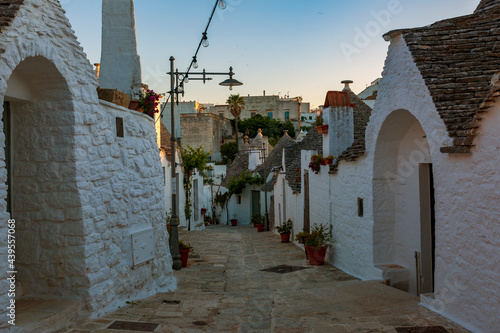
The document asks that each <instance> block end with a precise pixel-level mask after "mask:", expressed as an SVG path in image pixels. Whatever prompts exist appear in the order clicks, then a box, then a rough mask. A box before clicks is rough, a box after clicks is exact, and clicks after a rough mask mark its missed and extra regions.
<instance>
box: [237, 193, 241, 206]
mask: <svg viewBox="0 0 500 333" xmlns="http://www.w3.org/2000/svg"><path fill="white" fill-rule="evenodd" d="M237 202H238V205H241V195H238V200H237Z"/></svg>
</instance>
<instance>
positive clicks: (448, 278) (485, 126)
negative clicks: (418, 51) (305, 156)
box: [333, 37, 500, 332]
mask: <svg viewBox="0 0 500 333" xmlns="http://www.w3.org/2000/svg"><path fill="white" fill-rule="evenodd" d="M403 73H404V75H403ZM498 109H499V108H498V106H497V107H496V108H495V109H494V110H491V111H490V112H489V113H487V114H486V116H485V119H484V120H483V121H482V123H481V125H482V127H481V129H480V131H479V132H480V134H479V136H478V137H477V139H476V147H475V148H474V150H473V154H471V155H448V154H442V153H440V151H439V148H440V147H442V146H445V145H451V139H450V138H449V137H448V135H447V131H446V128H445V126H444V124H443V122H442V120H441V119H440V117H439V115H438V113H437V112H436V109H435V107H434V105H433V103H432V98H431V97H430V94H429V92H428V90H427V88H426V86H425V83H424V81H423V79H422V77H421V75H420V73H419V71H418V69H417V67H416V65H415V64H414V62H413V59H412V57H411V54H410V52H409V50H408V48H407V46H406V44H405V42H404V40H403V39H402V38H401V37H396V38H394V39H393V40H392V41H391V45H390V47H389V53H388V57H387V60H386V65H385V69H384V73H383V79H382V82H381V86H380V90H379V92H378V97H377V103H376V105H375V108H374V111H373V113H372V116H371V118H370V122H369V124H368V127H367V132H366V144H367V156H366V157H365V158H364V159H362V160H361V161H358V162H356V163H355V164H357V166H356V167H355V168H354V167H352V165H353V164H354V163H344V162H341V164H340V168H339V173H338V175H336V176H333V177H334V178H335V177H336V178H338V179H339V180H340V179H344V180H343V181H344V182H349V181H350V182H356V181H357V180H356V178H358V180H360V181H362V183H361V184H360V189H362V192H364V193H365V194H363V195H367V200H365V208H366V214H367V215H366V220H365V221H367V223H368V225H367V227H363V229H362V230H364V231H365V233H364V235H363V234H362V233H360V235H359V237H361V239H363V240H368V239H369V238H370V237H372V236H373V244H374V250H376V249H377V243H386V242H389V243H388V244H391V243H390V242H391V239H390V238H387V239H385V238H384V237H383V233H376V232H375V231H376V230H378V228H379V227H380V226H382V229H390V226H387V225H386V226H384V225H383V218H381V217H382V216H378V217H377V215H376V214H379V213H380V210H381V209H385V208H384V207H382V206H380V204H381V202H378V201H377V197H378V196H379V195H381V194H382V193H380V192H377V189H380V187H379V186H378V185H379V184H380V183H381V182H384V181H386V182H387V181H388V180H387V179H384V178H385V177H381V176H383V174H380V173H375V174H374V170H377V159H375V156H379V157H380V158H382V159H383V158H384V156H385V154H389V155H388V156H390V154H391V153H390V152H389V151H380V150H377V144H378V143H377V142H378V138H379V137H381V135H384V134H385V133H383V131H384V127H383V124H384V123H385V121H386V120H387V119H388V118H389V115H390V114H391V113H393V112H394V111H397V110H407V111H408V112H409V113H410V114H411V115H412V116H413V117H415V118H416V120H418V123H419V124H420V125H421V128H422V129H423V132H424V133H425V135H426V139H427V141H428V150H429V151H428V154H429V155H428V157H425V158H424V159H423V160H421V159H420V158H417V155H418V154H414V159H413V163H414V164H417V163H418V162H424V163H425V162H428V161H430V162H432V163H433V170H434V190H435V198H436V203H435V214H436V254H435V256H436V270H435V292H434V299H432V298H425V297H424V298H423V300H424V302H425V304H426V305H427V306H428V307H429V308H431V309H433V310H435V311H437V312H439V313H441V314H443V315H445V316H447V317H449V318H451V319H453V320H455V321H457V322H458V323H460V324H462V325H464V326H465V327H466V328H469V329H471V330H472V331H475V332H491V331H494V330H495V327H498V319H497V316H496V315H495V313H498V310H499V308H498V302H497V301H498V299H497V298H495V297H489V296H488V295H492V294H498V292H499V291H498V284H492V282H493V281H495V279H496V277H498V275H499V268H498V267H496V266H494V267H492V266H491V260H492V258H495V254H494V253H498V251H499V245H498V242H496V241H495V239H496V238H498V237H497V236H498V235H496V236H495V233H492V232H491V230H492V226H493V225H494V223H495V221H498V220H499V219H500V213H499V211H498V207H497V205H496V204H495V202H497V200H498V195H499V194H498V185H499V183H500V179H499V174H498V168H495V167H494V165H498V163H499V155H498V154H496V153H494V152H496V151H498V149H499V147H498V146H499V145H498V142H499V141H498V135H499V134H498V126H500V122H499V115H498ZM398 112H400V111H398ZM405 112H406V111H405ZM393 130H394V128H393ZM410 132H411V128H410V129H409V130H408V133H410ZM405 145H406V144H405V143H404V140H401V141H400V144H399V148H402V147H404V146H405ZM419 149H420V148H419ZM400 151H406V154H407V155H406V156H407V157H409V155H408V154H411V153H412V151H411V149H410V150H408V149H403V150H400ZM413 152H417V150H415V151H413ZM396 158H398V159H399V160H400V161H402V160H403V159H405V155H404V154H402V155H398V156H397V157H396ZM420 160H421V161H420ZM408 161H410V162H412V159H411V158H409V159H408ZM415 162H417V163H415ZM365 163H366V164H365ZM396 168H397V166H396ZM395 176H396V177H395V178H396V179H397V180H398V182H399V183H400V184H403V183H404V182H405V181H407V180H409V178H411V176H408V174H405V172H404V169H402V168H399V169H398V168H397V169H396V173H395ZM359 177H361V179H359ZM370 178H371V179H373V181H372V182H373V183H372V184H370V182H369V180H370ZM401 179H403V180H401ZM389 181H393V180H392V179H389ZM333 187H335V184H333ZM372 189H373V192H372V194H371V196H370V195H369V193H368V192H369V191H370V190H372ZM399 194H400V195H399V196H402V195H403V196H404V197H405V198H406V199H408V198H409V196H407V195H405V194H404V193H401V192H400V193H399ZM403 200H404V199H403ZM370 201H371V202H372V203H373V208H372V209H371V208H370V207H369V205H370ZM415 208H416V207H415V206H413V207H411V209H409V210H407V212H408V213H410V214H414V213H415V211H413V213H412V209H413V210H414V209H415ZM392 209H393V210H394V212H393V213H394V214H395V215H396V220H395V221H396V222H395V223H396V224H399V227H397V228H399V229H401V227H402V225H401V224H400V223H403V221H402V218H401V217H399V218H398V217H397V215H398V214H401V211H400V213H398V212H397V210H396V205H395V203H394V206H393V208H392ZM371 212H372V213H371ZM374 213H375V215H374ZM370 215H371V216H370ZM370 221H371V223H372V227H373V230H374V232H373V233H371V234H368V231H369V223H370ZM347 222H348V221H346V222H345V223H347ZM349 223H351V222H349ZM492 223H493V224H492ZM397 228H396V230H393V232H395V233H398V231H397ZM403 228H404V227H403ZM493 228H494V227H493ZM388 232H389V231H388ZM394 236H395V235H392V236H391V237H394ZM356 242H359V240H358V241H356ZM395 242H396V240H395V239H393V241H392V244H395ZM367 244H369V242H367ZM464 244H468V245H467V246H464ZM389 246H390V245H389ZM363 250H364V251H363V252H361V253H359V257H360V258H363V261H364V262H366V263H368V262H369V259H370V249H369V248H364V249H363ZM374 250H372V251H374ZM377 256H378V254H377V253H376V252H373V260H374V264H381V263H383V262H377ZM342 260H343V259H342ZM398 260H400V259H398ZM362 265H363V263H360V267H359V268H358V269H357V272H359V273H361V274H359V275H358V276H359V277H362V278H369V277H370V276H373V274H372V273H370V272H373V268H372V267H371V266H372V265H367V266H366V267H365V268H362ZM493 318H495V319H493Z"/></svg>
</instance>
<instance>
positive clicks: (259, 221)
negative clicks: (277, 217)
mask: <svg viewBox="0 0 500 333" xmlns="http://www.w3.org/2000/svg"><path fill="white" fill-rule="evenodd" d="M264 220H265V219H264V216H262V215H261V214H253V215H252V219H251V220H250V221H251V222H252V223H253V226H254V227H256V228H257V232H262V231H264Z"/></svg>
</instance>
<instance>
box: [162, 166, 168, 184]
mask: <svg viewBox="0 0 500 333" xmlns="http://www.w3.org/2000/svg"><path fill="white" fill-rule="evenodd" d="M163 185H165V186H166V185H167V168H165V167H163Z"/></svg>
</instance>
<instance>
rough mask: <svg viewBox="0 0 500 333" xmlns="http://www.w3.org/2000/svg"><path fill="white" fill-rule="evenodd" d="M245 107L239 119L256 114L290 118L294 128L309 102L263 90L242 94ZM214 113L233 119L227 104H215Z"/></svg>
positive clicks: (307, 110) (308, 106)
mask: <svg viewBox="0 0 500 333" xmlns="http://www.w3.org/2000/svg"><path fill="white" fill-rule="evenodd" d="M243 100H244V101H245V108H244V109H243V111H242V112H241V115H240V119H242V120H243V119H248V118H252V117H254V116H255V115H257V114H260V115H261V116H263V117H269V118H271V119H276V120H279V121H283V122H285V121H288V120H290V121H291V122H292V123H293V125H294V127H295V129H297V130H298V129H299V127H300V114H301V112H306V113H308V112H309V110H310V108H311V104H310V103H304V102H303V101H302V97H300V96H299V97H291V98H290V97H280V96H277V95H269V96H266V92H265V91H264V93H263V95H262V96H250V95H249V96H243ZM213 112H214V113H217V114H218V115H223V116H224V117H226V118H229V119H233V118H234V117H233V115H232V114H231V113H230V112H229V110H227V105H215V106H214V109H213Z"/></svg>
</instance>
